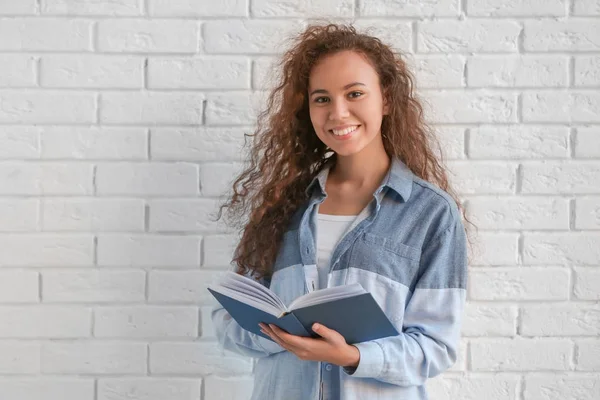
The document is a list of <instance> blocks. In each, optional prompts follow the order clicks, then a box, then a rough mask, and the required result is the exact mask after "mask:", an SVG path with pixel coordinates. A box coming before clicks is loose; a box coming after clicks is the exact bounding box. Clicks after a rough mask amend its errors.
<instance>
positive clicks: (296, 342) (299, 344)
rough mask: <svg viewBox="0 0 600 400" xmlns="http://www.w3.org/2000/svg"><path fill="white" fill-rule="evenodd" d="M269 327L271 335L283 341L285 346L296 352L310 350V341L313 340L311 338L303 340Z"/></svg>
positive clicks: (303, 338)
mask: <svg viewBox="0 0 600 400" xmlns="http://www.w3.org/2000/svg"><path fill="white" fill-rule="evenodd" d="M269 326H270V327H271V330H272V331H273V333H274V334H275V335H277V337H278V338H279V339H280V340H282V341H284V342H285V343H286V345H288V346H289V347H292V348H294V349H295V350H296V351H298V350H308V349H310V348H311V347H312V342H311V341H313V340H315V339H312V338H305V337H302V336H296V335H292V334H289V333H287V332H286V331H284V330H283V329H281V328H279V327H278V326H275V325H269Z"/></svg>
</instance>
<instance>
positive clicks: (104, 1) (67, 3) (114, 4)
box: [42, 0, 141, 16]
mask: <svg viewBox="0 0 600 400" xmlns="http://www.w3.org/2000/svg"><path fill="white" fill-rule="evenodd" d="M42 14H59V15H60V14H67V15H110V16H133V15H141V9H140V6H139V2H138V0H95V1H89V0H44V1H43V4H42Z"/></svg>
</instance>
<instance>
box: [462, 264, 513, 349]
mask: <svg viewBox="0 0 600 400" xmlns="http://www.w3.org/2000/svg"><path fill="white" fill-rule="evenodd" d="M474 272H476V271H470V273H474ZM469 279H470V278H469ZM517 314H518V309H517V307H516V306H505V305H487V304H477V303H474V302H472V301H471V302H469V303H467V305H466V307H465V315H464V320H463V324H462V334H463V335H464V336H474V337H476V336H515V334H516V332H517Z"/></svg>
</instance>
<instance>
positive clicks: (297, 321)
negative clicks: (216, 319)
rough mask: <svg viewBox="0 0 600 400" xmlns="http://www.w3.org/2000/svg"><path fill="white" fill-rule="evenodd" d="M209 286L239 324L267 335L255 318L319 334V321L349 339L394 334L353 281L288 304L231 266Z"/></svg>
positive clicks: (294, 331) (291, 330) (372, 301)
mask: <svg viewBox="0 0 600 400" xmlns="http://www.w3.org/2000/svg"><path fill="white" fill-rule="evenodd" d="M208 290H209V291H210V293H212V295H213V296H214V297H215V298H216V299H217V301H218V302H219V303H221V305H222V306H223V307H224V308H225V309H226V310H227V312H229V314H230V315H231V317H232V318H233V319H234V320H235V321H236V322H237V323H238V324H239V325H240V326H241V327H242V328H244V329H246V330H247V331H249V332H252V333H255V334H257V335H260V336H262V337H264V338H267V339H269V340H271V339H270V338H269V337H268V336H266V335H264V334H263V333H262V332H261V331H260V327H259V326H258V324H259V323H260V322H263V323H265V324H274V325H276V326H278V327H280V328H281V329H283V330H285V331H287V332H288V333H291V334H293V335H298V336H307V337H308V336H311V337H319V336H318V335H317V334H316V333H314V332H313V331H312V329H311V327H312V325H313V324H314V323H315V322H319V323H321V324H323V325H325V326H326V327H328V328H330V329H333V330H335V331H337V332H339V333H340V334H341V335H342V336H343V337H344V338H345V339H346V342H347V343H349V344H353V343H360V342H365V341H368V340H374V339H379V338H383V337H387V336H395V335H398V331H397V330H396V328H394V326H393V325H392V323H391V322H390V320H389V319H388V318H387V317H386V316H385V314H384V313H383V311H382V310H381V308H380V307H379V305H378V304H377V302H375V299H373V296H371V294H370V293H368V292H367V291H366V290H365V289H364V288H363V287H362V286H361V285H360V284H358V283H354V284H351V285H346V286H336V287H332V288H327V289H322V290H315V291H313V292H310V293H307V294H305V295H303V296H300V297H298V298H297V299H295V300H294V301H292V303H290V304H289V305H287V306H286V305H285V304H284V303H283V302H282V301H281V299H279V297H277V295H276V294H275V293H273V292H272V291H270V290H269V289H267V288H266V287H264V286H263V285H261V284H260V283H258V282H256V281H255V280H253V279H251V278H247V277H245V276H242V275H239V274H236V273H234V272H231V271H228V272H227V273H226V274H225V276H224V277H223V279H222V280H221V281H220V282H218V283H216V284H214V285H209V287H208Z"/></svg>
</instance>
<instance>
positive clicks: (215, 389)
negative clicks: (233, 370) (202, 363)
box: [204, 375, 254, 400]
mask: <svg viewBox="0 0 600 400" xmlns="http://www.w3.org/2000/svg"><path fill="white" fill-rule="evenodd" d="M253 388H254V379H253V378H252V377H251V376H235V377H220V376H214V375H212V376H208V377H206V379H205V381H204V399H205V400H229V399H244V398H247V397H248V394H249V393H252V389H253Z"/></svg>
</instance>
